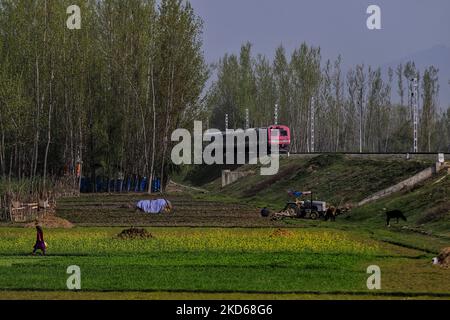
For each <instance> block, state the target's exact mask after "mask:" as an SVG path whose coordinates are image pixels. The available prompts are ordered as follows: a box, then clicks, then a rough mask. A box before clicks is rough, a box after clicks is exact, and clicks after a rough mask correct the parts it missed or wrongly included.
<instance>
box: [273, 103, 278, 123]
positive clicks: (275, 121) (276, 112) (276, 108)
mask: <svg viewBox="0 0 450 320" xmlns="http://www.w3.org/2000/svg"><path fill="white" fill-rule="evenodd" d="M273 115H274V125H278V104H276V105H275V111H274V113H273Z"/></svg>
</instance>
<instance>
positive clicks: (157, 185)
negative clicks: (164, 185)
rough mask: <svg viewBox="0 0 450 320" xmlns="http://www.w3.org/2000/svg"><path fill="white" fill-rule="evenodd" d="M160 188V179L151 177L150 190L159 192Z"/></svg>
mask: <svg viewBox="0 0 450 320" xmlns="http://www.w3.org/2000/svg"><path fill="white" fill-rule="evenodd" d="M160 190H161V179H153V181H152V192H159V191H160Z"/></svg>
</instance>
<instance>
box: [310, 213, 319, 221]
mask: <svg viewBox="0 0 450 320" xmlns="http://www.w3.org/2000/svg"><path fill="white" fill-rule="evenodd" d="M309 217H310V218H311V219H312V220H316V219H317V218H319V213H318V212H316V211H313V212H311V213H310V215H309Z"/></svg>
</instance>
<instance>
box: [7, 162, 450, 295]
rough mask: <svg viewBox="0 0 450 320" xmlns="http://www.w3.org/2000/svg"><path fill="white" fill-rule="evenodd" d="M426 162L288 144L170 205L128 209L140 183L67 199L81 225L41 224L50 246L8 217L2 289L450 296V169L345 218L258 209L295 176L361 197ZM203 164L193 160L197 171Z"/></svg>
mask: <svg viewBox="0 0 450 320" xmlns="http://www.w3.org/2000/svg"><path fill="white" fill-rule="evenodd" d="M429 165H430V162H429V161H428V162H427V161H418V160H417V161H416V160H414V161H405V160H399V159H376V160H374V159H354V158H348V157H343V156H330V155H325V156H317V157H314V158H304V159H303V158H302V159H297V158H283V159H282V161H281V166H280V172H279V174H278V175H276V176H272V177H266V176H260V175H258V174H255V175H253V176H249V177H247V178H245V179H241V180H239V181H238V182H235V183H233V184H231V185H229V186H227V187H225V188H221V186H220V179H214V175H212V176H213V178H210V179H209V180H210V181H209V182H208V181H207V180H208V179H206V178H207V176H208V175H210V174H211V170H212V171H214V170H216V171H217V172H220V170H219V169H220V168H214V167H213V168H209V170H210V171H208V170H206V171H205V172H204V176H201V175H200V176H199V177H197V179H198V181H197V183H195V185H200V186H201V187H202V188H204V189H207V190H209V192H208V193H198V192H193V191H192V190H189V188H188V190H185V189H183V190H181V191H180V190H178V191H176V190H175V191H172V192H171V193H168V194H167V197H168V198H169V199H170V200H171V201H172V204H173V205H174V210H173V212H172V213H170V214H165V215H149V214H141V213H136V212H135V211H134V210H127V209H124V206H123V205H124V204H128V203H130V202H133V201H137V200H139V199H142V198H151V197H150V196H148V195H143V194H91V195H82V196H80V197H73V198H63V199H59V200H58V207H57V211H56V214H57V216H59V217H60V218H63V219H66V220H68V221H70V222H72V223H73V224H74V225H75V228H73V229H49V228H44V232H45V239H46V241H47V242H48V243H49V251H48V256H46V257H40V256H36V257H33V256H30V252H31V250H32V245H33V244H34V240H35V231H34V229H29V228H23V225H22V224H9V223H2V224H1V227H0V239H1V241H0V299H2V298H3V299H19V298H23V299H39V298H45V299H390V298H393V299H409V298H417V299H450V281H449V279H450V269H445V268H442V267H440V266H433V265H432V264H431V259H432V258H433V257H435V256H437V255H438V253H439V252H440V251H441V250H442V249H443V248H446V247H450V233H449V230H450V174H447V172H441V173H439V174H438V175H436V176H434V177H432V178H431V179H429V180H427V181H424V182H423V183H421V184H419V185H416V186H415V187H413V188H409V189H407V190H402V191H401V192H398V193H396V194H392V195H390V196H389V197H386V198H383V199H381V200H379V201H376V202H373V203H369V204H367V205H364V206H361V207H354V208H353V209H352V210H351V212H348V213H346V214H344V215H342V216H338V217H337V221H336V222H330V221H323V220H316V221H313V220H305V219H284V220H279V221H271V219H269V218H262V217H261V216H260V214H259V211H260V208H261V207H262V206H265V205H269V207H270V209H271V210H272V211H276V210H280V209H281V208H282V207H283V205H284V203H285V202H286V201H288V200H292V199H291V198H289V196H288V195H287V192H286V191H287V190H289V189H297V190H308V189H311V190H313V191H314V198H315V199H317V200H325V201H327V202H329V203H331V204H334V205H339V204H341V205H342V204H344V203H353V204H354V203H357V202H358V201H360V200H361V199H363V198H365V197H367V196H369V195H371V194H373V193H374V192H376V191H378V190H380V189H383V188H386V187H388V186H390V185H392V184H393V183H397V182H399V181H401V180H403V179H405V178H407V177H409V176H411V175H413V174H415V173H417V172H419V171H420V170H422V169H423V168H426V167H427V166H429ZM251 168H252V166H250V167H248V166H247V167H243V168H241V169H251ZM213 169H214V170H213ZM241 169H240V170H241ZM253 169H255V168H253ZM256 169H257V168H256ZM202 170H203V169H202V168H201V167H199V168H191V171H190V172H191V174H190V177H191V178H192V177H195V176H196V174H197V173H202ZM217 172H216V173H217ZM187 177H189V175H187ZM179 178H180V181H181V182H182V183H184V184H188V183H189V179H187V178H185V180H183V179H182V178H181V177H179ZM191 182H192V181H191ZM383 208H388V209H402V210H403V212H404V213H405V215H406V216H407V218H408V221H406V222H404V221H401V222H400V223H399V224H396V223H395V222H392V226H391V227H390V228H387V227H386V225H385V214H384V212H383V210H382V209H383ZM130 226H144V227H146V228H147V230H148V231H149V232H151V233H152V235H153V238H151V239H147V240H119V239H118V238H117V237H116V235H117V234H118V233H120V232H121V231H122V230H123V229H125V228H129V227H130ZM71 265H77V266H79V267H80V268H81V282H82V283H81V291H80V292H70V291H69V290H68V289H67V287H66V280H67V278H68V276H69V275H68V274H66V270H67V267H68V266H71ZM370 265H377V266H379V267H380V269H381V290H369V289H368V288H367V284H366V281H367V278H368V277H369V276H370V275H369V274H367V267H368V266H370Z"/></svg>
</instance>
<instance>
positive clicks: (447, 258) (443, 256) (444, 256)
mask: <svg viewBox="0 0 450 320" xmlns="http://www.w3.org/2000/svg"><path fill="white" fill-rule="evenodd" d="M433 261H434V263H435V264H437V265H440V266H441V267H444V268H448V267H449V266H450V247H447V248H444V249H442V251H441V253H439V255H438V256H437V257H436V258H434V259H433Z"/></svg>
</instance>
